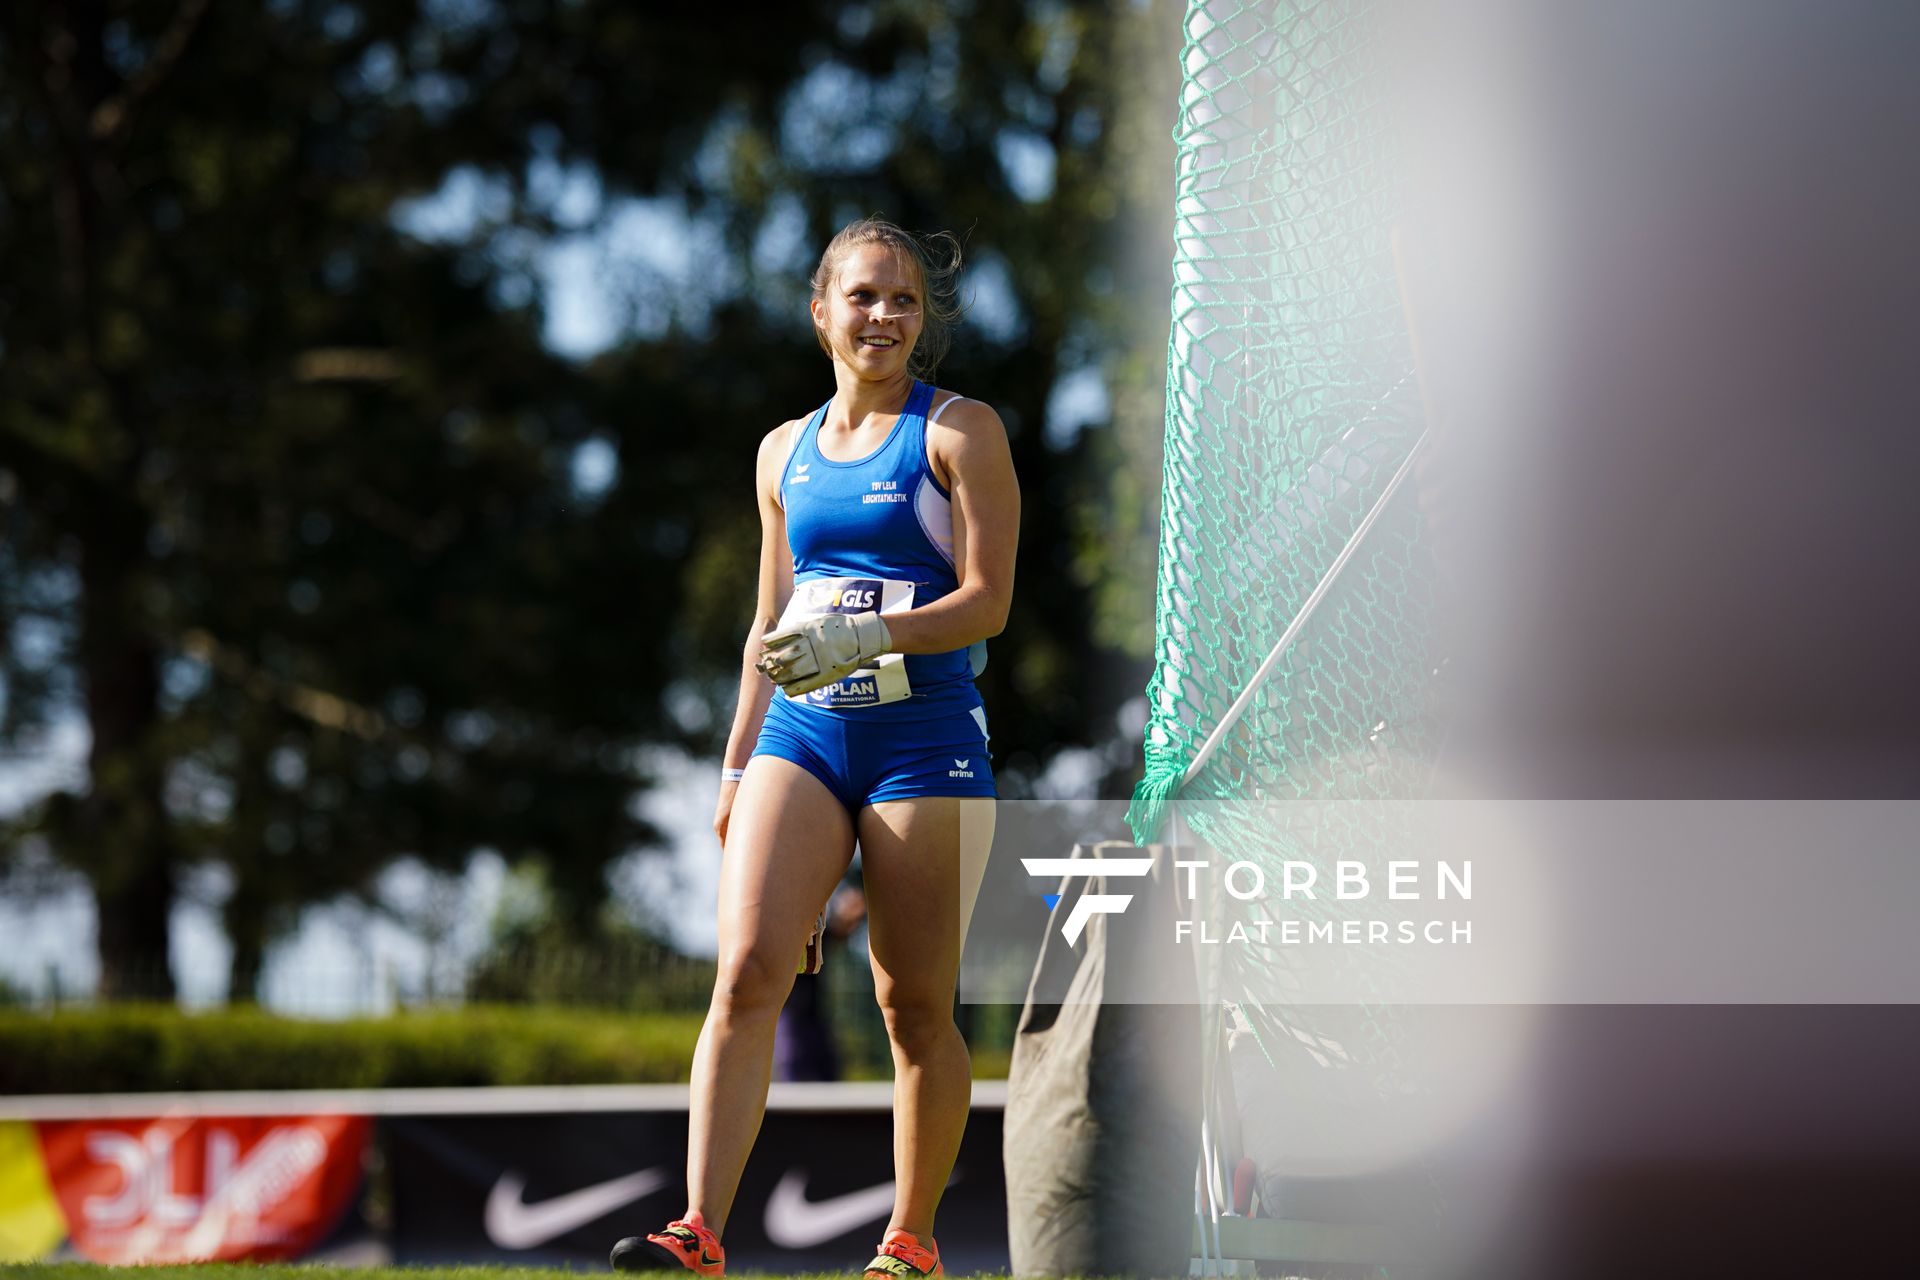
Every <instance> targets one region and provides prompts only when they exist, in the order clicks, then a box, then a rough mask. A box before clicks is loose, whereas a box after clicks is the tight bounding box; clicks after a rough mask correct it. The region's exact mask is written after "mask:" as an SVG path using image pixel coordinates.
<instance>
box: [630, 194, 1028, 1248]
mask: <svg viewBox="0 0 1920 1280" xmlns="http://www.w3.org/2000/svg"><path fill="white" fill-rule="evenodd" d="M941 239H942V240H944V241H945V243H946V244H947V245H948V246H949V248H950V249H951V256H950V257H949V258H948V260H947V261H946V262H945V263H943V264H939V265H936V263H935V262H934V261H933V258H932V254H931V253H930V252H929V250H928V248H927V246H926V245H925V244H923V243H922V242H921V241H919V240H917V239H916V238H915V237H913V236H911V235H909V234H908V233H906V232H904V231H902V230H900V228H898V227H896V226H894V225H892V224H891V223H888V222H884V221H881V220H879V219H875V218H869V219H864V220H862V221H859V222H855V223H853V224H852V225H850V226H848V227H846V228H845V229H844V230H842V231H841V232H840V233H839V234H838V235H837V236H835V237H834V238H833V241H832V243H831V244H829V245H828V246H827V250H826V253H825V254H824V255H823V256H822V257H821V259H820V267H819V270H817V271H816V272H815V273H814V276H813V281H812V283H813V301H812V313H813V325H814V332H815V334H816V335H817V337H818V338H819V341H820V345H821V347H822V348H823V349H824V350H825V351H826V353H827V354H828V356H829V357H831V359H832V361H833V373H834V396H833V399H831V400H829V401H828V402H827V403H826V404H825V405H824V406H822V407H821V408H819V409H818V410H816V411H814V412H813V413H812V414H811V415H809V416H807V417H804V418H796V419H794V420H793V421H791V422H785V423H782V424H781V425H780V426H778V427H776V428H774V429H773V430H772V431H771V432H769V433H768V434H767V436H766V438H765V439H764V440H762V441H761V444H760V455H759V463H758V466H757V468H756V473H755V474H756V484H755V492H756V496H757V497H758V499H759V504H760V523H761V547H760V589H759V613H758V616H757V617H756V618H755V620H754V625H753V630H752V631H751V632H750V633H749V635H748V637H747V644H746V652H745V654H744V658H743V661H742V664H741V673H740V703H739V710H738V712H737V713H736V715H735V717H734V722H733V732H732V735H731V737H730V739H729V741H728V744H727V754H726V762H725V763H726V765H727V766H728V767H727V769H726V770H725V772H724V774H723V780H722V782H721V786H720V804H719V808H718V811H717V812H716V813H715V815H714V824H713V825H714V830H715V832H716V833H718V835H719V836H720V840H721V843H722V846H723V847H724V850H725V852H724V854H723V855H722V861H721V870H720V968H719V976H718V978H717V980H716V982H715V984H714V991H713V1002H712V1005H711V1007H710V1009H709V1010H708V1013H707V1021H706V1025H705V1027H704V1028H703V1029H702V1031H701V1033H700V1042H699V1047H698V1048H697V1049H696V1050H695V1051H694V1057H693V1100H692V1117H691V1127H690V1132H689V1138H688V1154H687V1195H688V1201H687V1211H686V1213H685V1215H683V1216H682V1217H681V1218H679V1219H677V1220H675V1221H673V1222H671V1223H669V1224H667V1226H666V1227H665V1228H664V1229H663V1230H661V1231H659V1232H656V1233H654V1234H651V1235H648V1236H643V1237H642V1236H635V1237H630V1238H628V1239H625V1240H622V1241H621V1242H620V1243H619V1244H617V1245H616V1246H614V1251H613V1265H614V1266H615V1267H616V1268H618V1269H621V1270H652V1269H675V1270H677V1269H678V1268H681V1267H685V1268H687V1269H688V1270H691V1271H694V1272H696V1273H698V1274H700V1275H720V1274H722V1273H723V1272H724V1268H725V1253H724V1251H723V1250H722V1248H721V1244H720V1240H721V1237H722V1235H723V1234H724V1233H725V1229H726V1223H727V1213H728V1210H729V1209H730V1208H731V1207H732V1201H733V1197H734V1193H735V1191H736V1189H737V1187H738V1185H739V1181H740V1175H741V1171H742V1170H743V1169H744V1168H745V1166H746V1162H747V1153H748V1151H749V1149H750V1148H751V1147H752V1145H753V1140H754V1136H755V1134H756V1133H758V1131H759V1128H760V1120H761V1116H762V1114H763V1112H764V1111H765V1109H766V1098H767V1086H768V1083H769V1080H770V1078H771V1073H772V1059H773V1037H774V1024H775V1021H776V1019H777V1017H778V1015H779V1012H780V1006H781V1004H782V1002H783V1001H784V1000H785V999H786V996H787V993H788V991H789V989H790V988H791V987H792V985H793V979H794V972H795V967H796V963H795V962H796V960H797V959H799V958H800V957H801V955H802V954H803V952H804V950H805V949H806V946H807V942H808V935H809V931H810V930H811V929H812V927H813V924H814V921H815V919H816V917H817V916H818V915H819V913H820V910H821V908H822V906H823V905H824V904H825V902H826V900H827V896H828V895H829V894H830V893H831V892H832V891H833V888H834V886H835V884H837V883H838V882H839V879H840V877H841V874H842V873H843V872H844V871H845V870H846V868H847V866H848V864H849V862H850V861H851V860H852V857H853V851H854V844H855V841H856V840H857V841H858V842H859V846H860V850H861V865H862V874H863V881H864V888H865V891H866V897H867V909H868V949H869V952H870V955H871V959H872V964H873V979H874V988H875V992H876V994H877V996H878V998H879V1002H880V1008H881V1010H882V1012H883V1013H884V1014H885V1018H886V1026H887V1036H888V1039H889V1040H890V1041H891V1043H892V1050H893V1065H894V1090H893V1099H894V1141H893V1159H894V1168H895V1186H896V1193H895V1199H894V1206H893V1213H892V1217H891V1218H890V1220H889V1221H888V1223H887V1230H886V1232H885V1235H884V1237H883V1239H882V1242H881V1245H880V1249H879V1253H878V1256H876V1257H875V1258H874V1260H873V1261H872V1262H871V1263H870V1264H868V1267H867V1271H866V1275H867V1276H868V1277H874V1278H875V1280H902V1278H903V1277H904V1278H908V1280H911V1278H912V1277H915V1276H921V1275H940V1274H941V1268H940V1255H939V1250H938V1248H937V1246H936V1245H935V1244H934V1240H933V1216H934V1210H935V1208H936V1206H937V1205H938V1204H939V1201H940V1192H941V1190H942V1188H943V1187H945V1185H946V1182H947V1179H948V1177H949V1175H950V1174H951V1173H952V1171H953V1164H954V1160H955V1157H956V1155H957V1154H958V1152H959V1147H960V1137H961V1133H962V1131H963V1130H964V1128H965V1127H966V1121H967V1108H968V1104H969V1101H970V1097H971V1092H972V1081H971V1076H970V1064H969V1062H968V1058H967V1046H966V1042H965V1041H964V1040H962V1039H961V1036H960V1032H959V1030H958V1028H956V1027H955V1025H954V1022H953V1000H954V984H955V980H956V978H957V975H958V971H959V965H960V947H961V942H962V940H963V938H964V937H965V933H966V926H967V921H968V919H969V917H970V916H971V914H972V910H973V901H974V897H975V895H976V894H977V892H978V890H979V885H980V878H981V875H982V874H983V873H984V871H985V867H986V857H987V851H988V847H989V845H990V844H991V842H992V838H993V803H994V802H993V796H994V784H993V774H992V771H991V769H990V767H989V764H988V760H987V721H986V714H985V712H984V711H983V710H982V708H981V704H980V697H979V694H978V693H977V692H976V691H975V689H974V683H973V677H974V674H975V671H976V666H975V664H974V657H975V655H976V654H980V653H983V652H984V649H983V646H982V645H981V642H982V641H984V640H985V639H986V638H987V637H988V636H993V635H997V634H999V632H1000V630H1001V628H1002V627H1004V626H1005V625H1006V620H1007V607H1008V604H1009V602H1010V600H1011V598H1012V595H1013V561H1014V546H1015V542H1016V539H1017V536H1018V530H1019V523H1020V493H1019V488H1018V486H1017V484H1016V482H1015V479H1014V474H1013V461H1012V457H1011V455H1010V453H1009V451H1008V448H1007V435H1006V430H1005V428H1004V427H1003V426H1002V425H1001V422H1000V418H999V416H998V415H997V414H995V413H994V411H993V410H992V409H990V408H988V407H987V406H986V405H984V404H981V403H979V402H978V401H974V400H968V399H966V398H964V397H962V396H959V395H956V394H954V393H953V392H951V391H946V390H941V389H937V388H935V387H934V386H933V385H931V382H930V379H931V378H932V377H933V372H934V368H935V366H936V365H937V364H938V362H939V358H940V356H941V354H943V353H944V351H945V349H946V346H947V342H948V330H949V327H950V325H951V324H952V322H953V320H954V319H955V317H956V314H957V313H956V308H955V307H954V302H953V275H954V272H955V271H956V270H957V268H958V266H959V252H958V245H957V244H955V243H953V241H952V240H951V238H950V237H942V238H941Z"/></svg>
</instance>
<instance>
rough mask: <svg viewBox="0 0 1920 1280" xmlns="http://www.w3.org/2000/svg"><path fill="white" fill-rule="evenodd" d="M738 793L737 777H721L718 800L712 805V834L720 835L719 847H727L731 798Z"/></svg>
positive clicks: (731, 816)
mask: <svg viewBox="0 0 1920 1280" xmlns="http://www.w3.org/2000/svg"><path fill="white" fill-rule="evenodd" d="M738 794H740V781H739V779H737V778H735V779H731V780H729V779H722V780H721V783H720V800H719V803H717V804H716V805H714V807H713V834H714V835H716V836H718V837H720V847H721V848H722V849H724V848H726V847H727V826H728V824H729V823H730V822H731V820H732V818H733V798H734V797H735V796H736V795H738Z"/></svg>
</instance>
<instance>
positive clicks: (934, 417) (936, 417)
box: [927, 392, 966, 426]
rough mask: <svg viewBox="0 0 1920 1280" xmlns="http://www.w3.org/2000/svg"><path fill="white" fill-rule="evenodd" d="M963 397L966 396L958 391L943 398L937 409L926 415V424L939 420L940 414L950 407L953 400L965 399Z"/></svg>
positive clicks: (929, 424) (930, 424)
mask: <svg viewBox="0 0 1920 1280" xmlns="http://www.w3.org/2000/svg"><path fill="white" fill-rule="evenodd" d="M965 399H966V397H965V396H963V395H961V394H960V393H958V392H955V393H954V394H953V395H950V396H948V397H947V398H946V399H945V400H943V401H942V402H941V403H940V407H939V408H938V409H935V410H934V411H933V412H932V413H930V414H928V415H927V425H928V426H932V425H933V424H934V423H936V422H938V421H940V415H941V414H943V413H945V412H946V411H947V410H948V409H949V408H950V407H952V405H953V402H954V401H956V400H965Z"/></svg>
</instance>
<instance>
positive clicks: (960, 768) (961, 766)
mask: <svg viewBox="0 0 1920 1280" xmlns="http://www.w3.org/2000/svg"><path fill="white" fill-rule="evenodd" d="M972 763H973V761H972V760H955V761H954V762H953V768H951V769H949V770H947V776H948V777H949V778H971V777H972V776H973V770H971V769H969V768H967V766H968V765H970V764H972Z"/></svg>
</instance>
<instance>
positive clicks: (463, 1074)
mask: <svg viewBox="0 0 1920 1280" xmlns="http://www.w3.org/2000/svg"><path fill="white" fill-rule="evenodd" d="M700 1020H701V1015H700V1014H697V1013H649V1014H641V1015H632V1016H619V1015H614V1014H608V1013H592V1012H585V1011H581V1010H572V1009H528V1008H495V1007H487V1006H474V1007H469V1008H464V1009H445V1010H435V1011H432V1012H424V1013H408V1014H403V1015H399V1016H395V1017H389V1018H354V1019H348V1020H346V1021H340V1022H308V1021H303V1020H300V1019H294V1018H281V1017H276V1016H274V1015H272V1014H268V1013H264V1012H261V1011H259V1010H258V1009H254V1008H248V1007H244V1006H242V1007H236V1008H232V1009H225V1010H219V1011H214V1012H207V1013H184V1012H182V1011H180V1010H178V1009H176V1008H173V1007H172V1006H167V1005H150V1004H137V1003H122V1004H116V1005H113V1006H110V1007H104V1008H95V1009H78V1010H62V1011H59V1012H57V1013H52V1014H36V1013H27V1012H24V1011H19V1010H10V1009H8V1010H0V1093H5V1094H32V1093H142V1092H149V1091H173V1090H181V1091H187V1090H199V1089H397V1088H427V1087H437V1086H468V1085H472V1086H478V1085H518V1084H646V1083H672V1082H678V1081H684V1080H685V1079H686V1078H687V1071H688V1067H689V1064H690V1063H691V1062H692V1060H693V1043H694V1040H695V1038H696V1037H698V1035H699V1034H700Z"/></svg>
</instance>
